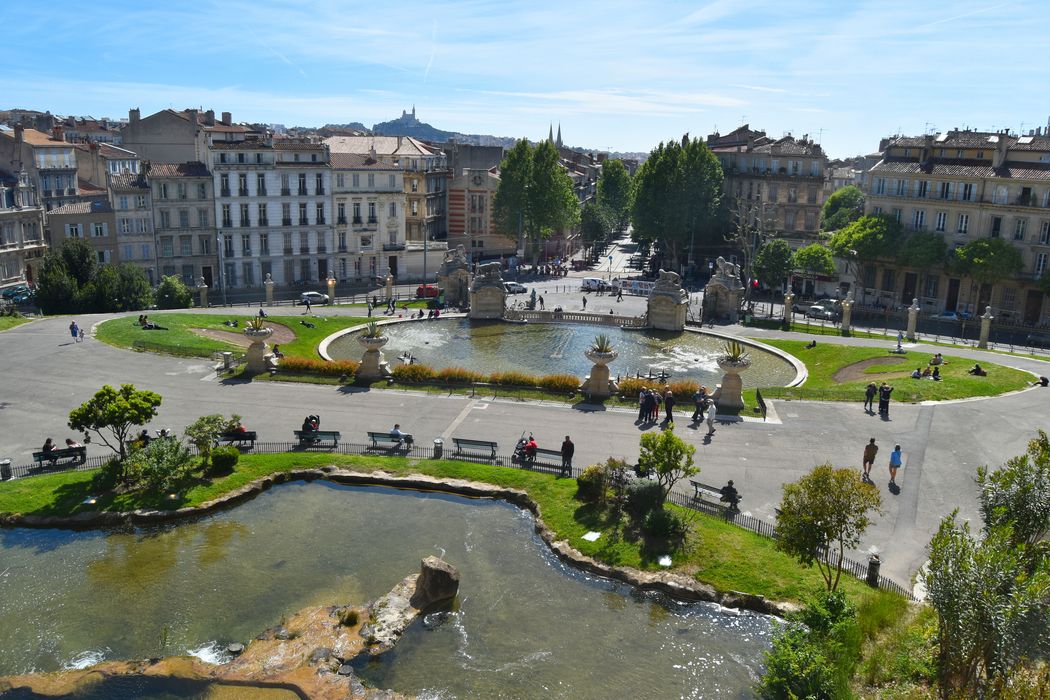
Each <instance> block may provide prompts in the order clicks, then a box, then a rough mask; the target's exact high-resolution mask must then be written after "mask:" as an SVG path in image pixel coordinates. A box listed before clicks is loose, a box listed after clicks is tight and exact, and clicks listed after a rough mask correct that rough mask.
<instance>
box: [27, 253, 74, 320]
mask: <svg viewBox="0 0 1050 700" xmlns="http://www.w3.org/2000/svg"><path fill="white" fill-rule="evenodd" d="M78 290H79V287H78V286H77V281H76V279H74V278H73V277H71V276H70V275H69V272H68V271H67V270H66V267H65V265H64V264H63V262H62V258H61V256H59V255H57V254H56V253H54V252H52V253H48V254H47V255H46V256H44V260H43V262H41V263H40V271H39V272H38V273H37V277H36V303H37V305H38V306H39V307H40V310H41V311H43V312H44V313H45V314H60V313H75V312H77V311H79V309H78V308H77V306H76V299H77V292H78Z"/></svg>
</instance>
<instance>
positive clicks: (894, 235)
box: [828, 216, 904, 262]
mask: <svg viewBox="0 0 1050 700" xmlns="http://www.w3.org/2000/svg"><path fill="white" fill-rule="evenodd" d="M903 235H904V229H902V228H901V225H900V224H899V223H897V221H896V219H893V218H892V217H889V216H863V217H861V218H859V219H857V220H856V221H854V222H852V223H850V224H849V225H847V226H846V227H845V228H842V229H839V230H838V231H835V233H833V234H832V235H831V237H830V238H829V239H828V247H829V248H831V252H832V253H834V254H835V257H837V258H843V259H845V260H857V261H860V262H871V261H873V260H875V259H876V258H889V257H893V256H894V255H895V253H896V251H897V248H898V246H899V245H900V241H901V238H902V236H903Z"/></svg>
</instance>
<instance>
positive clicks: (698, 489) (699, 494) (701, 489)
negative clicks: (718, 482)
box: [689, 479, 743, 508]
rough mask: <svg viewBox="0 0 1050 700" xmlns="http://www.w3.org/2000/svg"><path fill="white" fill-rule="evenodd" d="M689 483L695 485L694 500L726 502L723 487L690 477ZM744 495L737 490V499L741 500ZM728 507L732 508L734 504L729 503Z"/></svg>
mask: <svg viewBox="0 0 1050 700" xmlns="http://www.w3.org/2000/svg"><path fill="white" fill-rule="evenodd" d="M689 483H690V484H692V485H693V500H694V501H701V500H705V499H706V500H708V501H714V502H717V503H719V504H721V503H724V501H723V500H722V488H721V487H720V486H711V485H710V484H703V483H700V482H699V481H696V480H695V479H690V480H689ZM742 498H743V496H741V495H740V492H739V491H737V501H740V500H741V499H742ZM726 507H727V508H732V507H733V506H732V504H727V505H726Z"/></svg>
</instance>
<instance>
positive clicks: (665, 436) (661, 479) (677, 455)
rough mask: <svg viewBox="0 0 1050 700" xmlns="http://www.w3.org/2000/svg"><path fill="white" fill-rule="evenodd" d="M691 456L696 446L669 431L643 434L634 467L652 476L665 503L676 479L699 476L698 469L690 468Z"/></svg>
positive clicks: (691, 464) (671, 430) (676, 481)
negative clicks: (661, 491)
mask: <svg viewBox="0 0 1050 700" xmlns="http://www.w3.org/2000/svg"><path fill="white" fill-rule="evenodd" d="M694 454H696V446H695V445H690V444H689V443H687V442H686V441H685V440H682V439H681V438H680V437H678V436H677V435H675V434H674V430H673V429H670V428H668V429H667V430H661V431H658V432H655V433H643V434H642V438H641V454H640V455H639V456H638V468H639V469H640V470H641V471H643V472H650V473H652V474H654V475H655V476H656V480H657V482H658V483H659V484H660V488H661V489H662V490H663V498H664V499H665V500H666V499H667V494H668V493H670V492H671V489H672V488H674V485H675V484H676V483H678V481H679V480H681V479H685V478H688V477H690V476H694V475H696V474H699V473H700V469H699V468H697V467H695V466H693V455H694Z"/></svg>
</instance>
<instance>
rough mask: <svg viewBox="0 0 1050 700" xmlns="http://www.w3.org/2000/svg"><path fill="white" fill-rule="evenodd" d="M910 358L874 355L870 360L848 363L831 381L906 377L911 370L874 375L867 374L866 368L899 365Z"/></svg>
mask: <svg viewBox="0 0 1050 700" xmlns="http://www.w3.org/2000/svg"><path fill="white" fill-rule="evenodd" d="M906 359H908V358H906V357H889V356H887V357H873V358H871V359H870V360H861V361H860V362H854V363H853V364H852V365H846V366H845V367H843V368H842V369H840V370H838V371H837V372H835V374H833V375H831V381H833V382H836V383H838V384H845V383H846V382H856V381H860V380H862V379H870V380H871V381H875V380H876V379H879V380H882V379H898V378H900V377H906V376H908V375H909V374H910V372H887V373H885V374H878V375H872V374H867V373H866V372H865V371H864V370H865V369H867V368H868V367H873V366H875V365H899V364H903V363H904V361H905V360H906Z"/></svg>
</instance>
